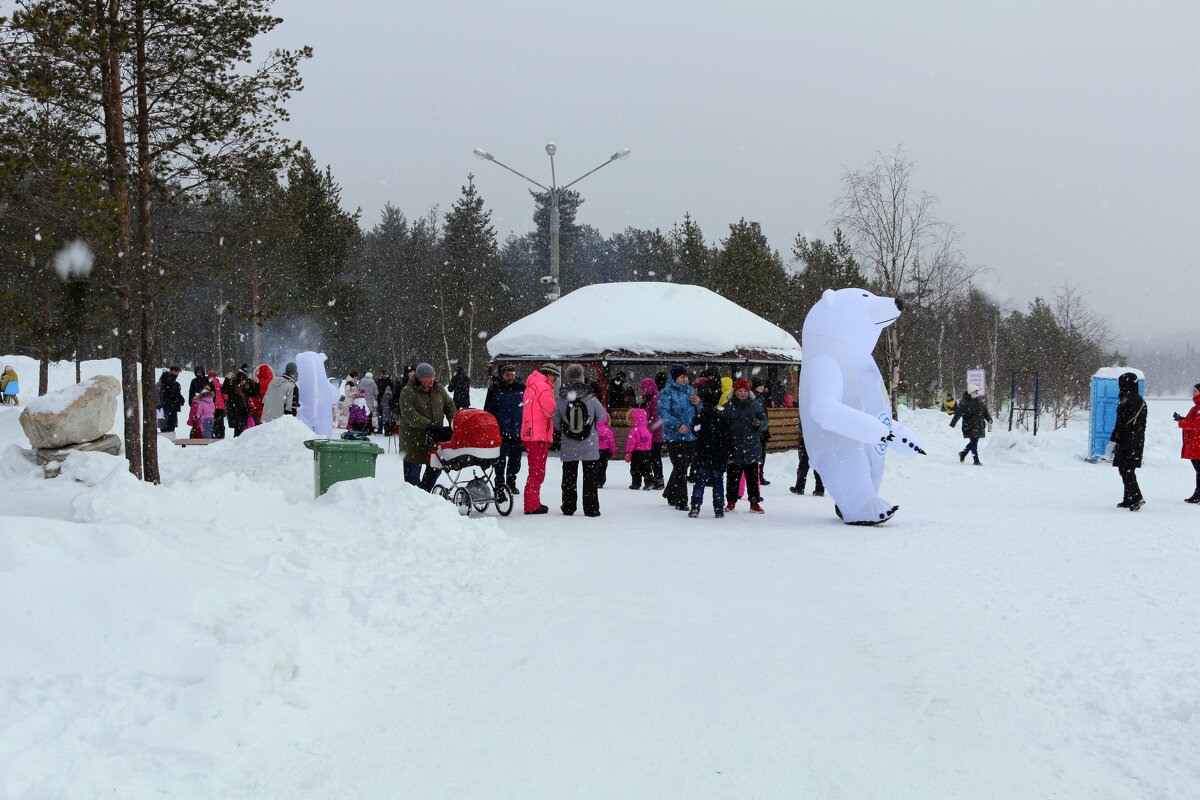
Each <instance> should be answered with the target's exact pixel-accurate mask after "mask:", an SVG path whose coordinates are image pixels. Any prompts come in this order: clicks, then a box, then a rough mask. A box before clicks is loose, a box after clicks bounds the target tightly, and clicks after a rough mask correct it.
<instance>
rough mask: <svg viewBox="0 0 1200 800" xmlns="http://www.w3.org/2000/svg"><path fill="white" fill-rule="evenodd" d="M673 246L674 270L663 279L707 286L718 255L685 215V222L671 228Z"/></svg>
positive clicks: (698, 228)
mask: <svg viewBox="0 0 1200 800" xmlns="http://www.w3.org/2000/svg"><path fill="white" fill-rule="evenodd" d="M671 246H672V249H673V250H674V254H675V263H674V269H673V270H672V271H671V272H670V274H669V275H668V276H667V277H665V278H663V280H669V281H672V282H674V283H687V284H695V285H698V286H704V285H706V282H707V280H708V273H709V271H710V270H711V269H712V264H713V260H714V258H715V257H716V253H715V251H714V249H713V248H711V247H709V246H708V245H707V244H705V242H704V233H703V232H702V231H701V230H700V226H699V225H697V224H696V221H695V220H693V219H692V215H691V214H688V213H685V214H684V215H683V222H682V223H676V224H675V225H674V227H672V228H671Z"/></svg>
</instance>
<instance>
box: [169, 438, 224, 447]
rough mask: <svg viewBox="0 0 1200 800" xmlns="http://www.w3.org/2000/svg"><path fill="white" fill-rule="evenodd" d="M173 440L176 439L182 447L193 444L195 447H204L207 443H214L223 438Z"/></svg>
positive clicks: (176, 442)
mask: <svg viewBox="0 0 1200 800" xmlns="http://www.w3.org/2000/svg"><path fill="white" fill-rule="evenodd" d="M172 441H174V442H175V444H177V445H179V446H180V447H187V446H189V445H193V446H195V447H204V446H205V445H209V444H212V443H213V442H219V441H221V440H220V439H173V440H172Z"/></svg>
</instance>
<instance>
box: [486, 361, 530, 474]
mask: <svg viewBox="0 0 1200 800" xmlns="http://www.w3.org/2000/svg"><path fill="white" fill-rule="evenodd" d="M524 398H525V384H524V383H523V382H522V381H520V380H517V368H516V367H514V366H513V365H512V364H505V365H504V367H502V368H501V370H500V377H498V378H496V379H494V380H493V381H492V385H491V386H489V387H488V390H487V397H486V398H485V399H484V401H483V410H484V411H486V412H488V413H489V414H491V415H492V416H493V417H495V418H496V422H497V423H499V425H500V458H499V459H498V460H497V461H496V479H497V480H502V481H504V483H505V485H506V486H508V488H509V491H511V492H513V493H514V494H516V491H517V473H519V472H520V471H521V453H522V452H524V448H523V447H522V445H521V407H522V404H523V402H524Z"/></svg>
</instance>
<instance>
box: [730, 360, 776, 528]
mask: <svg viewBox="0 0 1200 800" xmlns="http://www.w3.org/2000/svg"><path fill="white" fill-rule="evenodd" d="M725 417H726V419H727V421H728V423H729V437H730V444H731V448H732V452H731V457H730V459H729V462H730V463H729V471H728V473H727V475H726V483H725V497H726V498H727V499H728V501H729V503H728V505H726V506H725V510H726V511H733V510H734V508H736V507H737V501H738V500H739V499H740V495H739V494H738V483H739V482H740V481H741V478H742V476H743V475H745V476H746V497H747V498H749V500H750V511H751V512H753V513H755V514H762V513H763V508H762V493H761V492H760V491H759V488H758V471H759V465H758V462H759V456H761V455H762V449H763V439H762V434H763V433H764V432H765V431H766V429H767V425H768V420H767V412H766V409H764V408H763V407H762V403H760V402H759V401H758V400H756V399H755V398H753V397H751V396H750V382H749V381H747V380H746V379H745V378H738V379H737V380H736V381H734V384H733V397H732V398H731V399H730V400H729V402H728V403H726V404H725Z"/></svg>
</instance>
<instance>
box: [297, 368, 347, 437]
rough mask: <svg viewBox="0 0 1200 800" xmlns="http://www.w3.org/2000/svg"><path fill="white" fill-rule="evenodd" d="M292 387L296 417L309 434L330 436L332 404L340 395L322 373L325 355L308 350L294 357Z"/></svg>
mask: <svg viewBox="0 0 1200 800" xmlns="http://www.w3.org/2000/svg"><path fill="white" fill-rule="evenodd" d="M296 372H297V375H298V377H297V378H296V388H297V390H298V391H299V393H300V413H299V414H297V415H296V416H297V417H298V418H299V419H300V421H301V422H303V423H304V424H305V425H307V426H308V427H309V428H310V429H311V430H312V432H313V433H315V434H317V435H318V436H324V437H325V438H326V439H328V438H329V437H330V436H332V435H333V404H334V403H336V402H337V401H338V398H339V397H340V396H341V395H340V394H339V393H338V390H337V389H336V388H334V387H333V385H332V384H330V383H329V377H328V376H327V375H326V374H325V354H324V353H314V352H312V351H311V350H309V351H306V352H303V353H300V354H298V355H297V356H296Z"/></svg>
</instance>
